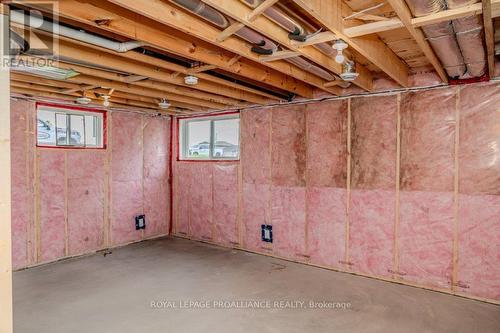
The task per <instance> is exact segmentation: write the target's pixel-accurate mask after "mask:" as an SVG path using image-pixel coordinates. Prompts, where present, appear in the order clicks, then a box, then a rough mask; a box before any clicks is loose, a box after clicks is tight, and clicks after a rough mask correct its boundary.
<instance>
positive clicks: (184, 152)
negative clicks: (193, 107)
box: [178, 113, 241, 161]
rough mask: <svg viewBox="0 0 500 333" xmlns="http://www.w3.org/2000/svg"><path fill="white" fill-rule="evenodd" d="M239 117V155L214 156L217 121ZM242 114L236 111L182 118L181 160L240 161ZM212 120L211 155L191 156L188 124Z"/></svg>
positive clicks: (180, 130)
mask: <svg viewBox="0 0 500 333" xmlns="http://www.w3.org/2000/svg"><path fill="white" fill-rule="evenodd" d="M229 119H238V156H236V157H224V156H219V157H217V156H214V154H213V152H214V148H215V141H214V137H215V123H216V122H217V121H221V120H229ZM239 120H240V114H239V113H234V114H229V115H221V116H207V117H194V118H181V119H178V121H179V133H178V135H179V141H178V142H179V147H178V154H179V155H178V156H179V160H180V161H239V160H240V155H241V151H240V148H241V124H240V121H239ZM202 121H203V122H206V121H209V122H210V138H209V146H210V148H209V156H208V157H191V156H189V126H188V124H190V123H194V122H202Z"/></svg>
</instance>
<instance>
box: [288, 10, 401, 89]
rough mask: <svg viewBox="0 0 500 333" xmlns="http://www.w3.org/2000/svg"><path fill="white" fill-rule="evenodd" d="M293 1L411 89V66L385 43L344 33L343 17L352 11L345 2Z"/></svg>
mask: <svg viewBox="0 0 500 333" xmlns="http://www.w3.org/2000/svg"><path fill="white" fill-rule="evenodd" d="M293 1H294V2H295V3H296V4H297V5H298V6H300V7H301V8H302V9H304V10H305V11H307V12H308V13H309V14H310V15H311V16H312V17H314V18H315V19H316V20H317V21H318V22H320V23H321V24H322V25H324V26H325V27H326V28H327V29H328V30H329V31H332V32H333V33H334V34H335V35H337V36H338V37H339V38H341V39H343V40H344V41H345V42H346V43H347V44H348V45H349V46H350V47H352V48H353V49H354V50H356V51H357V52H358V53H360V54H361V55H362V56H363V57H365V58H366V59H367V60H368V61H370V62H371V63H373V64H374V65H375V66H377V67H378V68H380V69H381V70H382V71H383V72H384V73H386V74H387V75H388V76H389V77H390V78H392V79H393V80H394V81H396V82H397V83H398V84H400V85H401V86H403V87H407V86H408V75H409V68H408V66H407V65H406V64H405V63H404V62H403V61H402V60H401V59H400V58H399V57H398V56H397V55H396V54H395V53H394V52H393V51H392V50H391V49H390V48H389V47H388V46H387V45H386V44H385V43H384V42H382V41H381V40H379V39H378V38H368V39H367V38H350V37H349V36H347V35H346V34H344V32H343V28H344V23H343V19H342V14H343V13H345V14H346V16H348V15H349V14H350V13H352V10H350V9H349V8H348V7H347V5H346V4H345V3H344V2H343V1H342V0H315V1H304V0H293ZM357 67H358V66H357ZM356 70H358V69H356ZM358 79H359V78H358Z"/></svg>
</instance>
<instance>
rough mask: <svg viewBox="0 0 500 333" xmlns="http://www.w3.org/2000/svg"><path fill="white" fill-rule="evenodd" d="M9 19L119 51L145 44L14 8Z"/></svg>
mask: <svg viewBox="0 0 500 333" xmlns="http://www.w3.org/2000/svg"><path fill="white" fill-rule="evenodd" d="M10 20H11V22H15V23H18V24H22V25H27V26H29V27H31V28H34V29H40V30H43V31H46V32H49V33H54V34H57V35H60V36H64V37H68V38H72V39H76V40H78V41H81V42H85V43H88V44H92V45H96V46H100V47H103V48H105V49H108V50H113V51H116V52H119V53H125V52H128V51H130V50H133V49H135V48H138V47H141V46H144V45H145V44H144V43H142V42H138V41H129V42H124V43H120V42H117V41H114V40H110V39H107V38H103V37H99V36H95V35H92V34H89V33H87V32H85V31H81V30H77V29H73V28H68V27H66V26H62V25H59V24H57V23H53V22H48V21H45V20H44V19H43V18H41V17H37V16H29V15H25V14H23V13H21V12H19V11H16V10H12V11H11V12H10Z"/></svg>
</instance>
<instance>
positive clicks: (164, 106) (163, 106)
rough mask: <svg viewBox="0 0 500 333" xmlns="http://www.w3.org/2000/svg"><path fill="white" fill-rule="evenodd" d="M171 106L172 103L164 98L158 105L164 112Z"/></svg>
mask: <svg viewBox="0 0 500 333" xmlns="http://www.w3.org/2000/svg"><path fill="white" fill-rule="evenodd" d="M170 105H171V104H170V102H169V101H168V100H167V99H166V98H162V99H161V101H160V103H158V107H159V108H160V109H163V110H165V109H168V108H169V107H170Z"/></svg>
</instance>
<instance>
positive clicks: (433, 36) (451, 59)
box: [406, 0, 467, 78]
mask: <svg viewBox="0 0 500 333" xmlns="http://www.w3.org/2000/svg"><path fill="white" fill-rule="evenodd" d="M406 2H407V3H408V7H410V10H411V12H412V13H413V15H414V16H415V17H420V16H426V15H430V14H434V13H438V12H440V11H443V10H445V9H446V2H445V0H406ZM422 30H423V31H424V34H425V36H426V37H427V39H428V40H429V43H430V44H431V46H432V48H433V49H434V52H436V55H437V57H438V58H439V60H440V61H441V64H442V65H443V67H444V69H445V71H446V73H447V74H448V76H450V77H452V78H459V77H462V76H463V75H464V74H465V73H466V70H467V68H466V67H465V64H464V59H463V57H462V53H461V52H460V47H459V46H458V43H457V39H456V38H455V32H454V31H453V26H452V23H451V21H445V22H440V23H436V24H431V25H427V26H424V27H422Z"/></svg>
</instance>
